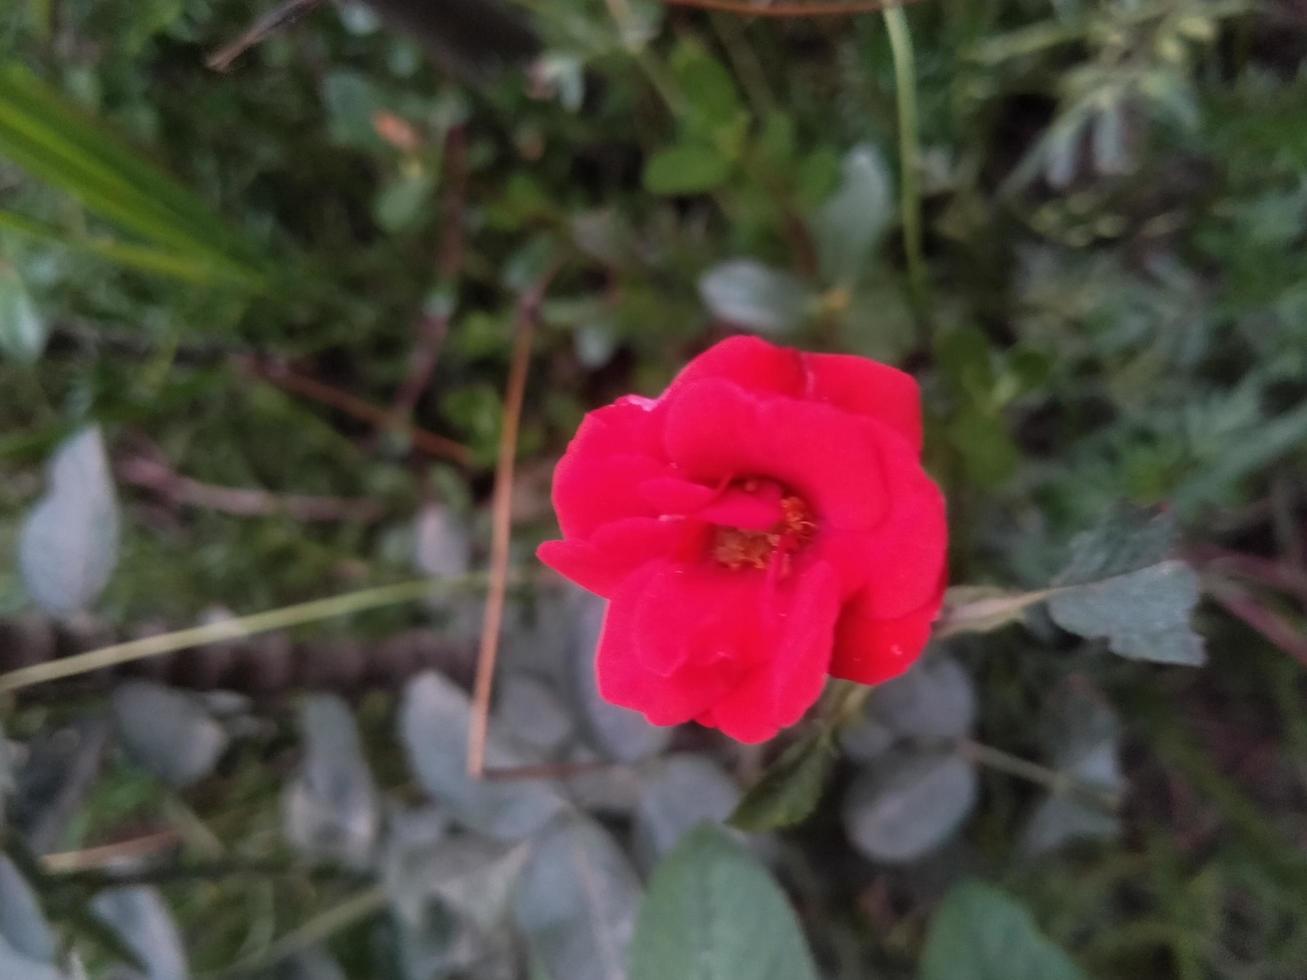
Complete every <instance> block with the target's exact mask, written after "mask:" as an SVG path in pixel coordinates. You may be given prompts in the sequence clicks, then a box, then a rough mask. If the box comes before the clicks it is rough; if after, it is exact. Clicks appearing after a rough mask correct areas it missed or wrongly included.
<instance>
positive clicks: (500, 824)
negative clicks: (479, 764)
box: [400, 673, 565, 840]
mask: <svg viewBox="0 0 1307 980" xmlns="http://www.w3.org/2000/svg"><path fill="white" fill-rule="evenodd" d="M470 714H471V711H470V706H469V702H468V697H467V695H466V694H465V693H464V692H463V691H462V690H461V689H459V688H458V687H456V686H455V685H454V684H452V683H451V682H450V681H449V680H447V679H446V678H444V677H442V676H440V675H439V674H435V673H425V674H421V675H419V676H418V677H416V678H414V679H413V680H412V681H410V682H409V685H408V689H407V690H406V691H405V694H404V704H403V707H402V709H401V712H400V736H401V738H402V740H403V742H404V747H405V749H406V750H407V753H408V758H409V763H410V765H411V766H412V768H413V772H414V773H415V775H416V776H417V778H418V781H419V782H420V783H421V784H422V787H423V789H425V790H426V791H427V793H429V794H430V795H431V797H432V798H433V799H435V800H437V801H438V802H440V803H443V804H444V805H445V806H446V807H448V808H449V812H450V813H451V814H452V815H453V816H454V818H455V819H457V820H458V821H460V822H461V823H462V824H464V826H466V827H468V828H469V829H470V830H475V831H477V832H478V833H481V834H485V835H487V836H489V837H494V838H495V839H497V840H517V839H520V838H522V837H526V836H528V835H529V834H532V833H534V832H535V831H537V830H539V829H540V828H541V827H543V826H544V825H545V824H547V823H548V822H549V821H550V820H551V819H552V818H553V817H554V816H555V815H557V814H558V813H559V812H560V811H561V810H562V809H563V808H564V806H565V803H564V800H563V798H562V797H561V796H560V795H559V793H558V792H557V790H556V789H555V788H554V787H553V786H552V785H549V784H546V783H543V782H540V781H537V780H518V781H512V782H493V781H489V780H475V779H473V778H472V777H471V776H469V775H468V772H467V730H468V719H469V717H470ZM534 761H536V760H534V759H529V758H527V757H526V756H524V755H522V754H521V753H520V752H518V751H517V750H516V749H514V748H513V747H512V746H510V745H509V744H508V743H506V742H505V741H504V740H503V739H502V738H501V737H499V736H498V735H497V734H496V733H495V731H494V730H493V729H492V730H491V732H490V736H489V738H488V739H487V742H486V764H487V766H488V767H489V768H491V769H510V768H513V767H515V766H522V765H527V764H530V763H532V762H534Z"/></svg>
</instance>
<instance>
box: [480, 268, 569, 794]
mask: <svg viewBox="0 0 1307 980" xmlns="http://www.w3.org/2000/svg"><path fill="white" fill-rule="evenodd" d="M555 272H557V267H556V266H554V267H551V268H550V269H549V270H548V271H547V272H546V273H545V274H544V275H542V276H541V277H540V278H539V279H538V280H537V281H536V282H535V284H534V285H533V286H531V287H530V288H529V289H528V290H527V291H526V292H525V293H523V294H522V297H521V299H520V300H519V301H518V304H517V335H516V336H515V337H514V339H513V360H512V363H511V364H510V365H509V368H508V384H507V389H506V391H505V394H504V417H503V426H502V428H501V430H500V433H499V459H498V461H497V463H496V466H495V494H494V503H493V505H492V509H491V522H492V523H491V539H490V588H489V591H488V592H487V594H486V608H485V616H484V618H483V619H482V622H481V645H480V647H479V648H478V650H477V672H476V684H475V685H474V687H473V690H472V715H471V718H470V719H469V721H468V738H467V771H468V773H469V774H470V775H471V776H472V777H473V778H475V779H481V778H482V777H483V776H484V775H485V771H486V733H487V730H488V729H489V726H490V697H491V694H492V693H493V691H494V683H495V662H496V660H497V659H498V657H499V633H500V629H501V627H502V626H503V619H504V595H505V593H506V591H507V588H508V559H509V543H510V535H511V532H512V517H513V464H514V461H515V459H516V456H517V432H518V426H519V424H520V422H521V419H522V401H523V398H524V396H525V393H526V376H527V370H528V368H529V367H530V365H531V344H532V342H533V341H534V340H535V332H536V324H537V322H538V321H539V319H540V303H541V300H542V299H543V298H544V292H545V290H546V289H547V288H548V286H549V282H550V280H552V279H553V277H554V274H555Z"/></svg>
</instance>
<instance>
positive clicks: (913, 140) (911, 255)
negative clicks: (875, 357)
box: [883, 6, 929, 314]
mask: <svg viewBox="0 0 1307 980" xmlns="http://www.w3.org/2000/svg"><path fill="white" fill-rule="evenodd" d="M883 16H884V18H885V29H886V30H887V31H888V32H889V44H890V51H891V53H892V54H893V57H894V89H895V91H894V97H895V99H896V100H897V103H898V115H899V170H900V171H901V173H900V175H899V201H900V208H901V209H902V211H903V250H904V252H905V253H906V255H907V260H908V284H909V286H910V288H911V290H912V300H913V303H914V304H915V305H916V307H917V312H918V313H919V314H920V313H924V311H925V310H926V309H927V307H928V305H929V296H928V294H927V288H926V263H925V258H924V256H923V253H922V234H921V191H920V188H919V186H918V184H917V175H918V171H919V169H920V160H921V147H920V145H919V143H918V133H917V80H916V77H917V69H916V63H915V60H914V58H913V55H912V34H911V32H910V31H909V30H908V18H907V15H906V14H905V13H904V12H903V8H902V7H899V6H894V7H886V8H885V11H884V14H883Z"/></svg>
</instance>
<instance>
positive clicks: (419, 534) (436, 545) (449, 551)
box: [413, 504, 472, 578]
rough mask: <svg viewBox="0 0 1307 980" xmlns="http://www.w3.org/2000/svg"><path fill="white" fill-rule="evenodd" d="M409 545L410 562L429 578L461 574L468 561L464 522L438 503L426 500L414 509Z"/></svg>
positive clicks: (469, 557) (470, 549)
mask: <svg viewBox="0 0 1307 980" xmlns="http://www.w3.org/2000/svg"><path fill="white" fill-rule="evenodd" d="M413 548H414V552H413V564H414V565H416V566H417V568H418V570H419V571H421V572H422V573H423V574H424V575H430V576H431V577H432V578H452V577H455V576H459V575H463V574H465V573H466V572H467V570H468V568H470V567H471V564H472V542H471V540H470V538H469V537H468V533H467V522H466V521H460V520H459V519H458V518H457V517H455V515H454V514H453V513H452V512H451V511H450V510H449V508H448V507H442V506H440V505H439V504H428V505H427V506H425V507H423V508H422V509H421V510H420V511H419V512H418V516H417V521H416V522H415V524H414V528H413Z"/></svg>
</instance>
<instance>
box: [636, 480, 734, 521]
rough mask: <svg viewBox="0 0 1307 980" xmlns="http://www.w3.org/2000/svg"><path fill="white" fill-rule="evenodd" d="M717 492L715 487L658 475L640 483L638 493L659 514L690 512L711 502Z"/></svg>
mask: <svg viewBox="0 0 1307 980" xmlns="http://www.w3.org/2000/svg"><path fill="white" fill-rule="evenodd" d="M718 492H719V491H718V488H717V487H708V486H704V485H703V484H702V483H692V482H691V481H689V480H682V479H679V478H678V477H674V476H659V477H655V478H654V479H652V480H645V481H644V483H642V484H640V495H641V496H642V497H643V498H644V499H645V501H646V502H648V504H649V506H650V507H652V508H654V510H656V511H657V512H658V513H659V514H691V513H693V512H694V511H696V510H698V509H699V508H700V507H704V506H706V505H708V504H709V503H711V502H712V501H713V499H714V498H716V496H717V494H718Z"/></svg>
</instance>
